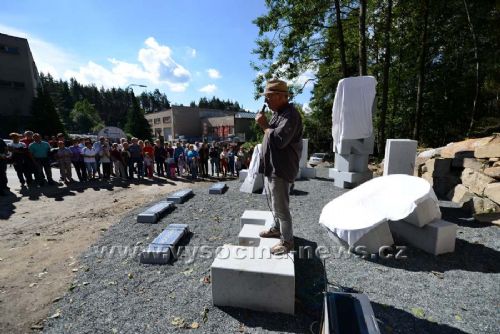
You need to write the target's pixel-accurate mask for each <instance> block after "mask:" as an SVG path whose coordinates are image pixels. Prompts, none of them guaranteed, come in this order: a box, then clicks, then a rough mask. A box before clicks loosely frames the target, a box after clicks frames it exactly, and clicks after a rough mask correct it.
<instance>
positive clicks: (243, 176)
mask: <svg viewBox="0 0 500 334" xmlns="http://www.w3.org/2000/svg"><path fill="white" fill-rule="evenodd" d="M247 175H248V169H242V170H240V176H239V178H238V180H239V181H240V182H243V181H245V179H246V178H247Z"/></svg>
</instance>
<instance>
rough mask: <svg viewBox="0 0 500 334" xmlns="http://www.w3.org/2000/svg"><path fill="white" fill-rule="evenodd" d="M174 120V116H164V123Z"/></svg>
mask: <svg viewBox="0 0 500 334" xmlns="http://www.w3.org/2000/svg"><path fill="white" fill-rule="evenodd" d="M170 122H172V118H171V117H170V116H166V117H163V123H170Z"/></svg>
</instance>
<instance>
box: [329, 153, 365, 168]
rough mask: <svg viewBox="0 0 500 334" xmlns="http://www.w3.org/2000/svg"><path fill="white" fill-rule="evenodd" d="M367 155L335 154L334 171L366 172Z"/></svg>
mask: <svg viewBox="0 0 500 334" xmlns="http://www.w3.org/2000/svg"><path fill="white" fill-rule="evenodd" d="M368 158H369V155H368V154H338V153H335V162H334V167H335V169H337V170H339V171H341V172H354V173H364V172H367V171H368Z"/></svg>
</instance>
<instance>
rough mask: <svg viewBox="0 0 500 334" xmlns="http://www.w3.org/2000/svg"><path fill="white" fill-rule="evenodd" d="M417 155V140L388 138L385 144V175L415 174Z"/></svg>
mask: <svg viewBox="0 0 500 334" xmlns="http://www.w3.org/2000/svg"><path fill="white" fill-rule="evenodd" d="M416 157H417V141H416V140H411V139H388V140H387V142H386V146H385V156H384V174H383V175H384V176H385V175H391V174H406V175H413V173H414V170H415V159H416Z"/></svg>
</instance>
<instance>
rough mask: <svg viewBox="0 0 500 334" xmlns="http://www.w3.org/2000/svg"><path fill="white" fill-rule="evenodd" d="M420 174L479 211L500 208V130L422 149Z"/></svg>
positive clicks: (449, 196) (441, 191) (439, 193)
mask: <svg viewBox="0 0 500 334" xmlns="http://www.w3.org/2000/svg"><path fill="white" fill-rule="evenodd" d="M416 169H417V170H416V172H417V173H418V176H420V177H422V178H424V179H425V180H427V181H428V182H429V183H430V184H431V185H432V187H433V188H434V192H435V193H436V195H437V196H438V198H441V199H448V200H451V201H453V202H455V203H458V204H459V205H461V206H462V207H463V208H466V209H469V210H471V213H473V214H475V215H481V214H490V213H496V212H500V134H495V135H493V136H490V137H485V138H479V139H468V140H465V141H462V142H457V143H451V144H448V145H447V146H445V147H441V148H437V149H431V150H426V151H423V152H421V153H420V154H419V155H418V156H417V160H416Z"/></svg>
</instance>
